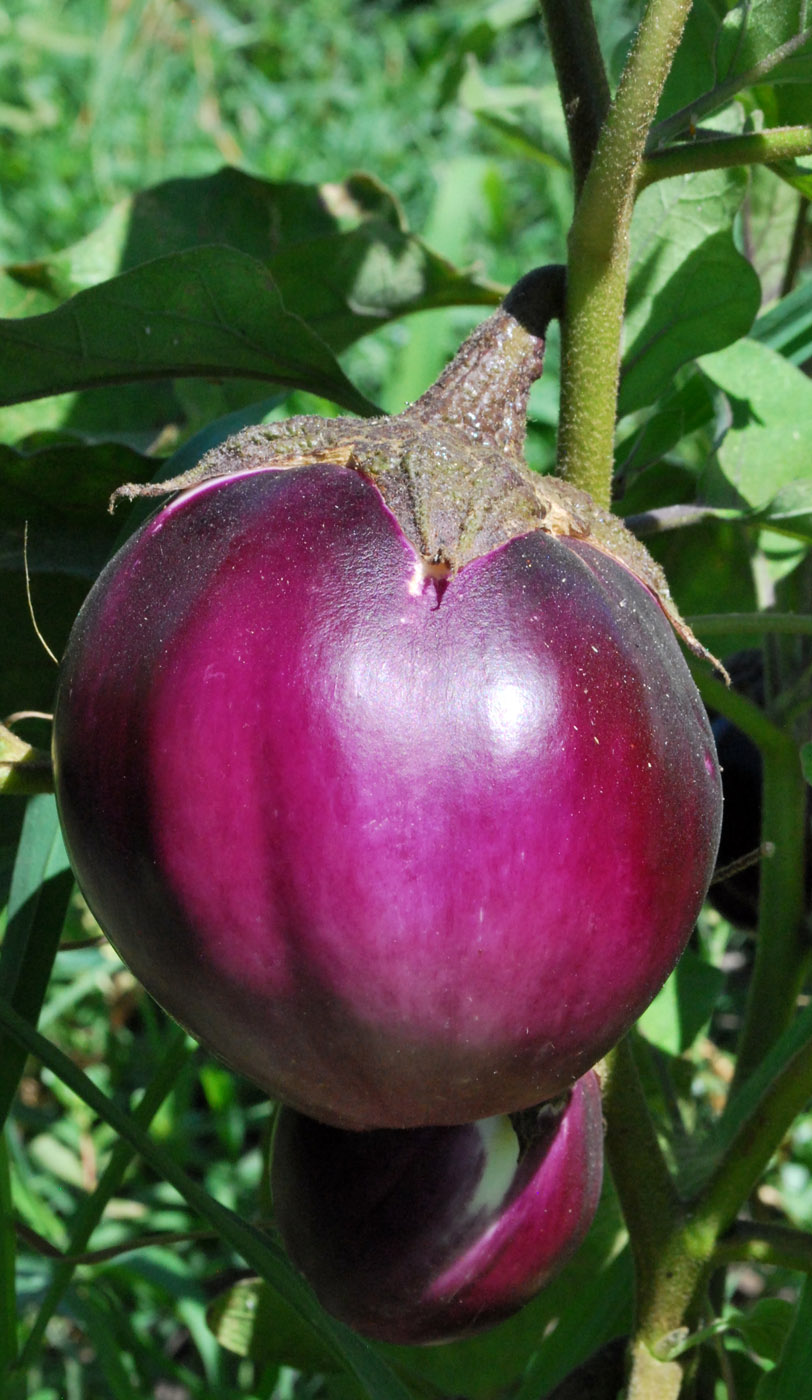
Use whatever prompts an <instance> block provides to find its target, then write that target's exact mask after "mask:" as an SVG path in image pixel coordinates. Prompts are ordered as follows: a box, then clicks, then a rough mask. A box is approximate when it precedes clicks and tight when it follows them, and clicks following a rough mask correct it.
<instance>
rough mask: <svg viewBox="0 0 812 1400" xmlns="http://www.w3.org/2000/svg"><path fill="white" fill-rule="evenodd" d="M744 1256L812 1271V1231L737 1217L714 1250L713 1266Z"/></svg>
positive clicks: (735, 1260)
mask: <svg viewBox="0 0 812 1400" xmlns="http://www.w3.org/2000/svg"><path fill="white" fill-rule="evenodd" d="M744 1260H752V1261H753V1263H756V1264H776V1265H778V1266H779V1267H781V1268H784V1269H797V1270H802V1271H803V1272H804V1273H807V1274H812V1235H810V1234H809V1232H808V1231H807V1230H794V1229H793V1228H792V1226H791V1225H774V1224H772V1223H771V1222H766V1223H761V1222H758V1221H753V1220H735V1221H734V1222H733V1224H732V1225H731V1227H730V1229H729V1230H728V1231H727V1233H726V1234H725V1235H724V1236H723V1237H722V1239H720V1240H719V1243H718V1244H717V1246H716V1248H715V1250H714V1251H713V1267H714V1268H719V1267H723V1266H725V1265H727V1264H735V1263H737V1262H739V1261H744Z"/></svg>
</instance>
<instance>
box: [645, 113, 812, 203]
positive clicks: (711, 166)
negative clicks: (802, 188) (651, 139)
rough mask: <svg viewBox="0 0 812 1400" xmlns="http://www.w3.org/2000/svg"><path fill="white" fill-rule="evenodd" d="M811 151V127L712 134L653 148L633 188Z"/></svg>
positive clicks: (777, 159) (790, 158)
mask: <svg viewBox="0 0 812 1400" xmlns="http://www.w3.org/2000/svg"><path fill="white" fill-rule="evenodd" d="M810 154H812V126H780V127H773V128H772V129H771V130H769V131H755V132H747V133H746V134H744V135H742V136H715V137H713V138H712V139H711V140H702V141H691V142H684V143H682V144H681V145H679V146H669V147H668V149H667V150H664V151H653V152H652V153H651V155H649V156H647V157H646V159H645V160H644V161H643V163H642V165H641V167H640V173H639V175H638V177H637V189H638V193H639V191H640V190H644V189H645V188H646V186H647V185H653V184H654V182H655V181H656V180H666V179H669V178H671V177H672V176H674V175H691V174H693V173H695V172H696V171H698V170H722V169H724V168H726V167H727V166H732V165H774V164H775V162H776V161H779V160H792V159H795V158H797V157H798V156H808V155H810Z"/></svg>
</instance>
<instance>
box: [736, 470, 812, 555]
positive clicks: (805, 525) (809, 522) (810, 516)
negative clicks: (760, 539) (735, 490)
mask: <svg viewBox="0 0 812 1400" xmlns="http://www.w3.org/2000/svg"><path fill="white" fill-rule="evenodd" d="M743 519H744V520H745V522H746V523H747V524H751V523H755V524H758V525H766V526H769V528H770V530H777V531H779V532H780V533H781V534H784V535H791V536H792V537H793V538H794V539H799V540H806V541H808V542H809V543H811V544H812V477H809V478H807V479H806V480H805V481H791V482H790V483H789V485H788V486H784V487H782V489H781V490H780V491H777V492H776V494H775V495H774V496H773V498H772V500H771V501H768V502H767V504H766V505H765V506H762V507H761V508H760V509H759V510H756V511H753V512H752V514H751V515H749V516H748V515H745V516H744V517H743Z"/></svg>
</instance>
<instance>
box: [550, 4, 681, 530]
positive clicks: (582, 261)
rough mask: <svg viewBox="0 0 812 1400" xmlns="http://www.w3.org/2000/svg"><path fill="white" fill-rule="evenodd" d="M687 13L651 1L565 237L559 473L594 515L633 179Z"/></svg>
mask: <svg viewBox="0 0 812 1400" xmlns="http://www.w3.org/2000/svg"><path fill="white" fill-rule="evenodd" d="M689 9H690V0H650V3H649V4H648V6H647V8H646V11H645V14H644V16H643V20H642V23H641V25H640V28H639V30H638V33H637V37H636V40H635V43H634V45H633V47H632V50H631V53H630V55H629V58H628V61H627V63H626V68H625V70H624V72H623V76H622V78H621V80H620V86H619V87H618V91H617V94H616V96H615V99H614V101H613V103H612V105H611V107H610V108H609V112H608V115H607V118H606V121H605V123H604V126H603V130H602V132H601V136H600V139H599V141H598V145H597V149H596V151H595V155H594V157H593V160H592V164H591V166H590V168H589V173H588V175H587V177H586V180H585V182H584V186H583V189H582V191H581V197H580V199H579V201H578V205H577V207H576V210H575V216H574V218H573V221H572V226H571V228H570V234H569V271H568V283H567V314H566V317H565V319H564V324H563V327H562V347H561V352H562V379H561V418H560V423H559V437H558V462H559V466H558V470H559V472H560V474H561V475H562V476H564V477H566V478H567V480H569V481H571V482H572V483H573V484H574V485H575V486H579V487H581V488H583V489H584V490H587V491H589V492H590V493H591V494H592V496H593V497H594V499H595V500H596V501H597V502H598V504H599V505H603V506H607V505H608V504H609V500H610V495H611V480H612V466H613V446H614V427H615V415H616V411H617V389H618V380H619V374H620V352H621V331H622V323H623V307H624V302H625V298H626V282H627V278H628V263H629V228H630V224H631V217H632V211H633V207H634V196H635V187H636V181H637V174H638V170H639V167H640V162H641V160H642V157H643V151H644V147H645V141H646V136H647V134H648V130H649V127H650V125H651V122H652V120H653V118H654V114H655V112H656V110H657V103H658V101H659V98H660V93H661V92H662V88H663V84H664V82H665V79H666V76H667V74H668V70H669V68H670V66H671V61H672V59H673V55H674V51H675V49H676V47H677V44H678V43H679V39H680V36H681V34H682V30H683V27H684V24H685V20H686V18H687V16H688V11H689Z"/></svg>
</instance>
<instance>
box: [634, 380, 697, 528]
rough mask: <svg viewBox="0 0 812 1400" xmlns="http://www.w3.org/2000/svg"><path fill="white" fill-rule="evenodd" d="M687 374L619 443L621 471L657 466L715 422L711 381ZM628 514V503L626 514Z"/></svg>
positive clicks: (658, 503)
mask: <svg viewBox="0 0 812 1400" xmlns="http://www.w3.org/2000/svg"><path fill="white" fill-rule="evenodd" d="M685 373H687V374H688V378H687V379H684V381H683V382H678V383H677V384H672V385H671V386H669V388H668V389H666V391H665V393H664V394H663V395H662V396H661V397H660V398H659V399H658V400H657V402H656V404H655V405H654V407H653V409H652V411H651V413H650V414H649V416H648V417H647V418H646V420H645V421H644V422H643V423H638V424H636V425H635V427H634V429H633V430H632V431H631V432H629V433H628V434H627V435H626V436H625V437H624V438H622V439H621V441H620V442H619V443H618V446H617V450H616V453H615V459H616V462H617V471H618V473H619V474H621V475H625V474H626V473H628V472H635V473H638V472H641V471H644V470H645V469H646V468H647V467H651V466H654V465H655V464H656V463H658V462H660V461H661V459H662V458H663V457H664V456H665V455H666V453H668V452H670V451H671V450H672V449H673V448H674V447H676V446H677V443H679V442H681V441H682V439H683V438H685V437H688V436H689V435H690V434H691V433H695V432H698V431H699V429H700V428H704V427H706V426H707V425H708V424H709V423H711V422H712V421H713V415H714V402H713V394H712V393H711V391H710V389H709V386H708V382H707V380H706V379H704V378H703V376H702V375H701V374H696V373H693V372H689V371H685ZM655 504H657V505H662V504H664V502H662V501H656V502H655ZM632 509H634V510H637V509H639V507H638V506H636V505H635V506H634V507H632ZM626 513H627V511H626V508H625V506H624V509H623V514H624V515H625V514H626Z"/></svg>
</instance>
